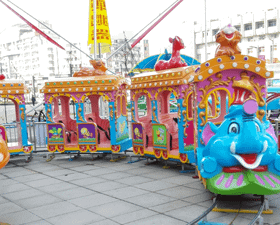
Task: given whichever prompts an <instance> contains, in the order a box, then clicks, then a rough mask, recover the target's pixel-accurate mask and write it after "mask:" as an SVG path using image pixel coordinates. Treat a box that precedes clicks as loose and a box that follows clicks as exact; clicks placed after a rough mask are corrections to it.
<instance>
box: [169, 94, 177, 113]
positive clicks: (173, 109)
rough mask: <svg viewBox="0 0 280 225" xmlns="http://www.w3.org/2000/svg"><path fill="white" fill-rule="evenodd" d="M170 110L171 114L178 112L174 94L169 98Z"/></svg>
mask: <svg viewBox="0 0 280 225" xmlns="http://www.w3.org/2000/svg"><path fill="white" fill-rule="evenodd" d="M169 110H170V112H178V107H177V99H176V97H175V96H174V94H173V93H171V95H170V97H169Z"/></svg>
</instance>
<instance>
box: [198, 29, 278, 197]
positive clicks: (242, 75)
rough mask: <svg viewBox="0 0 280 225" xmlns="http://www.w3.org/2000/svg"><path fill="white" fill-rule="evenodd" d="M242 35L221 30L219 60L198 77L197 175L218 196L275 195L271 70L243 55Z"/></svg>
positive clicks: (202, 68) (209, 64)
mask: <svg viewBox="0 0 280 225" xmlns="http://www.w3.org/2000/svg"><path fill="white" fill-rule="evenodd" d="M240 36H241V35H240V33H239V32H238V31H237V30H236V29H234V28H233V27H231V26H230V25H229V26H227V27H225V28H223V29H221V30H220V31H219V33H218V34H217V35H216V41H217V42H218V43H220V46H218V48H217V51H216V57H215V58H213V59H210V60H208V61H206V62H205V63H203V64H202V65H201V67H200V69H199V70H197V73H196V74H195V76H194V81H193V82H194V86H195V88H194V96H195V98H194V102H195V109H196V110H195V112H194V118H195V120H194V126H195V127H196V128H197V129H195V143H197V145H195V147H196V149H195V152H196V158H197V167H198V171H199V177H200V179H201V180H202V181H203V184H204V185H205V187H206V188H208V189H209V190H210V191H211V192H213V193H216V194H223V195H241V194H258V195H271V194H276V193H279V192H280V155H279V154H278V153H277V150H278V149H277V141H278V140H277V138H276V136H275V132H274V129H273V127H272V125H271V123H270V122H269V121H268V120H267V118H266V98H267V89H266V79H268V78H272V77H273V72H270V71H267V70H266V67H265V62H264V61H262V60H260V59H258V58H254V57H250V56H247V55H241V52H240V50H239V48H238V46H237V44H238V42H239V40H240ZM215 92H216V93H218V95H219V96H220V103H219V104H220V105H221V107H220V111H219V113H218V114H217V115H215V116H214V117H212V115H209V110H208V103H207V102H208V97H209V96H210V95H211V94H212V93H215ZM227 99H228V101H227ZM226 105H228V107H229V113H226Z"/></svg>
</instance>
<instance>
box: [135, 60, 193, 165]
mask: <svg viewBox="0 0 280 225" xmlns="http://www.w3.org/2000/svg"><path fill="white" fill-rule="evenodd" d="M197 67H198V65H196V66H192V67H189V68H186V67H180V68H174V69H169V70H162V71H155V72H147V73H141V74H139V75H136V76H134V77H133V78H132V79H131V86H130V90H131V93H130V96H131V104H132V107H131V117H132V119H131V121H132V140H133V152H134V153H135V154H140V155H142V156H152V157H156V158H163V159H165V160H167V159H169V160H175V161H181V162H182V163H194V162H195V157H194V133H193V132H194V126H193V103H194V102H193V95H192V92H193V88H194V86H193V85H192V83H191V81H192V80H193V78H194V77H193V76H192V74H194V73H195V70H196V69H197ZM172 94H173V95H174V96H175V97H176V100H177V102H176V106H177V110H176V111H175V112H172V111H171V110H170V108H171V107H170V106H171V104H170V103H171V102H170V96H171V95H172ZM140 100H144V101H145V102H146V106H147V108H146V110H145V111H144V112H141V109H140V108H139V107H138V103H139V102H140Z"/></svg>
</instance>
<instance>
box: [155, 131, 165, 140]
mask: <svg viewBox="0 0 280 225" xmlns="http://www.w3.org/2000/svg"><path fill="white" fill-rule="evenodd" d="M156 134H157V142H159V143H163V142H164V130H163V129H162V128H158V130H157V131H156Z"/></svg>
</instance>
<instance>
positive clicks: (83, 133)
mask: <svg viewBox="0 0 280 225" xmlns="http://www.w3.org/2000/svg"><path fill="white" fill-rule="evenodd" d="M81 134H82V135H83V136H84V138H92V137H93V133H90V132H89V131H88V129H87V128H86V127H83V128H82V129H81Z"/></svg>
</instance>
